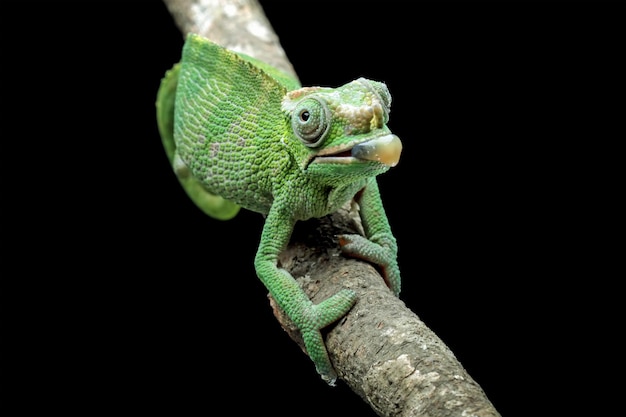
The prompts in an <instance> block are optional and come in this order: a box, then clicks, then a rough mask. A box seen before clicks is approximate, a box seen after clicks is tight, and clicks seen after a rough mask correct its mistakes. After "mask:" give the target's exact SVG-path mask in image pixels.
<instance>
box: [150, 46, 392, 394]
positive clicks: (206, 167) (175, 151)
mask: <svg viewBox="0 0 626 417" xmlns="http://www.w3.org/2000/svg"><path fill="white" fill-rule="evenodd" d="M390 104H391V96H390V94H389V91H388V90H387V87H386V86H385V85H384V84H383V83H379V82H376V81H371V80H367V79H364V78H360V79H358V80H355V81H352V82H350V83H348V84H345V85H343V86H341V87H338V88H324V87H304V88H301V87H300V84H299V82H298V81H297V80H295V79H293V78H292V77H290V76H289V75H287V74H285V73H283V72H281V71H279V70H277V69H275V68H273V67H271V66H269V65H267V64H264V63H262V62H260V61H258V60H255V59H253V58H251V57H248V56H245V55H243V54H237V53H234V52H232V51H229V50H227V49H224V48H222V47H220V46H218V45H217V44H215V43H213V42H211V41H209V40H207V39H205V38H202V37H200V36H198V35H193V34H190V35H189V36H188V37H187V40H186V42H185V45H184V48H183V52H182V58H181V61H180V63H178V64H176V65H174V67H173V68H172V69H171V70H170V71H168V72H167V73H166V75H165V77H164V78H163V80H162V83H161V86H160V89H159V92H158V95H157V102H156V107H157V121H158V126H159V131H160V134H161V138H162V141H163V145H164V147H165V151H166V153H167V155H168V158H169V160H170V162H171V163H172V166H173V168H174V171H175V173H176V175H177V177H178V178H179V180H180V182H181V185H182V186H183V188H184V189H185V190H186V192H187V194H188V195H189V197H190V198H191V199H192V200H193V201H194V203H196V204H197V205H198V206H199V207H200V208H201V209H202V210H203V211H204V212H205V213H207V214H208V215H210V216H212V217H215V218H218V219H223V220H226V219H230V218H232V217H234V216H235V215H236V214H237V212H238V210H239V207H243V208H246V209H249V210H253V211H256V212H259V213H263V214H264V215H265V216H266V218H265V224H264V226H263V231H262V234H261V240H260V244H259V247H258V250H257V254H256V257H255V260H254V265H255V268H256V272H257V275H258V277H259V278H260V280H261V281H262V282H263V284H264V285H265V286H266V287H267V289H268V291H269V292H270V294H271V295H272V296H273V297H274V299H275V300H276V302H277V303H278V305H279V306H280V308H281V309H282V310H283V311H284V312H285V313H286V314H287V315H288V316H289V317H290V318H291V319H292V320H293V322H294V323H295V324H296V325H297V326H298V328H299V330H300V332H301V334H302V337H303V339H304V343H305V347H306V350H307V353H308V355H309V357H310V358H311V360H312V361H313V363H314V364H315V367H316V369H317V371H318V373H319V374H320V375H321V377H322V378H323V379H324V380H325V381H326V382H328V383H329V384H331V385H334V383H335V380H336V378H337V374H336V372H335V370H334V368H333V366H332V364H331V362H330V359H329V357H328V353H327V351H326V347H325V344H324V340H323V338H322V335H321V333H320V330H321V329H322V328H324V327H325V326H327V325H329V324H331V323H333V322H335V321H336V320H338V319H339V318H341V317H342V316H344V315H345V314H346V313H347V312H348V311H349V310H350V308H352V306H353V305H354V303H355V302H356V294H355V292H354V291H351V290H347V289H344V290H341V291H339V292H338V293H337V294H335V295H333V296H332V297H330V298H328V299H326V300H324V301H323V302H321V303H319V304H313V303H312V302H311V300H309V298H308V297H307V296H306V294H305V293H304V292H303V291H302V289H301V288H300V287H299V286H298V284H297V282H296V281H295V280H294V278H293V277H292V276H291V275H290V274H289V273H288V272H287V271H285V270H284V269H281V268H278V266H277V259H278V255H279V254H280V253H281V251H282V250H283V249H284V248H285V247H286V246H287V244H288V242H289V239H290V236H291V233H292V230H293V227H294V225H295V223H296V222H297V221H299V220H306V219H309V218H312V217H322V216H325V215H327V214H330V213H332V212H334V211H336V210H337V209H339V208H340V207H342V206H343V205H344V204H345V203H346V202H348V201H350V200H351V199H355V201H356V202H357V203H358V204H359V208H360V215H361V219H362V223H363V227H364V230H365V237H364V236H360V235H343V236H341V237H340V244H341V245H342V249H343V251H344V252H345V253H347V254H349V255H352V256H355V257H359V258H362V259H365V260H368V261H370V262H372V263H374V264H376V265H378V266H380V268H381V270H382V271H383V275H384V278H385V280H386V282H387V284H388V286H389V288H390V289H391V291H393V293H394V294H396V295H398V294H399V293H400V271H399V269H398V264H397V261H396V257H397V246H396V240H395V238H394V236H393V235H392V233H391V229H390V227H389V223H388V221H387V217H386V215H385V211H384V209H383V204H382V202H381V199H380V195H379V192H378V186H377V183H376V176H377V175H379V174H381V173H383V172H385V171H387V170H388V169H389V168H390V167H391V166H394V165H395V164H396V163H397V162H398V159H399V156H400V153H401V149H402V144H401V142H400V140H399V139H398V138H397V136H395V135H393V134H391V132H390V131H389V129H388V127H387V125H386V124H387V122H388V119H389V107H390Z"/></svg>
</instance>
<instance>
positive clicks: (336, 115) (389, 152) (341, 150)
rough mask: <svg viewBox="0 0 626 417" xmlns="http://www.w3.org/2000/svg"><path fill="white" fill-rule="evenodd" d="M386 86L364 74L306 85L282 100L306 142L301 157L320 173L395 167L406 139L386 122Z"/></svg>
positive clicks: (307, 166)
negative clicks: (331, 85) (344, 80)
mask: <svg viewBox="0 0 626 417" xmlns="http://www.w3.org/2000/svg"><path fill="white" fill-rule="evenodd" d="M390 106H391V95H390V94H389V90H388V89H387V86H386V85H385V84H383V83H380V82H377V81H371V80H368V79H365V78H359V79H357V80H355V81H352V82H351V83H348V84H345V85H343V86H341V87H338V88H323V87H305V88H301V89H298V90H294V91H291V92H288V93H287V94H286V95H285V97H284V99H283V102H282V108H283V111H285V112H286V113H287V114H288V116H289V117H290V120H291V130H292V132H293V137H294V138H295V140H298V141H299V142H300V143H301V144H302V145H303V146H300V147H299V149H300V152H298V155H297V156H296V158H297V159H298V160H299V163H300V166H301V168H302V169H303V170H307V171H310V172H313V173H316V174H328V175H335V176H336V175H337V174H338V172H341V173H342V174H347V173H353V174H356V175H358V174H359V173H360V174H362V176H371V175H377V174H379V173H382V172H384V171H387V170H388V169H389V168H390V167H393V166H395V165H396V164H397V163H398V161H399V159H400V153H401V152H402V142H401V141H400V139H399V138H398V137H397V136H396V135H394V134H392V133H391V132H390V130H389V128H388V127H387V122H388V121H389V111H390Z"/></svg>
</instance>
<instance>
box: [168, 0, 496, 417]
mask: <svg viewBox="0 0 626 417" xmlns="http://www.w3.org/2000/svg"><path fill="white" fill-rule="evenodd" d="M164 2H165V3H166V5H167V7H168V10H169V11H170V13H171V14H172V16H173V17H174V19H175V21H176V23H177V25H178V27H179V28H180V30H181V32H182V33H184V34H186V33H188V32H194V33H198V34H200V35H202V36H205V37H207V38H210V39H212V40H213V41H215V42H217V43H219V44H221V45H222V46H224V47H226V48H229V49H234V50H236V51H240V52H244V53H246V54H248V55H250V56H254V57H256V58H258V59H261V60H263V61H265V62H268V63H270V64H272V65H274V66H276V67H278V68H281V69H283V70H285V71H287V72H289V73H291V74H294V75H295V72H294V70H293V68H292V66H291V64H290V63H289V61H288V60H287V57H286V55H285V52H284V51H283V49H282V47H281V46H280V42H279V40H278V38H277V36H276V34H275V32H274V31H273V29H272V27H271V25H270V23H269V22H268V21H267V19H266V17H265V15H264V13H263V10H262V8H261V7H260V5H259V4H258V3H257V2H256V1H253V0H249V1H245V0H164ZM359 229H360V225H359V224H358V222H355V212H354V210H349V208H346V209H344V210H341V211H339V212H338V213H335V214H333V215H330V216H327V217H325V218H322V219H315V220H311V221H308V222H302V223H299V224H298V225H297V226H296V229H295V231H294V234H293V237H292V241H291V243H290V245H289V247H288V248H287V249H286V250H285V251H284V252H283V254H282V255H281V256H280V259H279V261H280V264H281V266H282V267H283V268H285V269H287V270H288V271H289V272H290V273H291V274H292V275H293V276H294V277H296V279H297V280H298V282H299V283H300V285H301V286H302V288H303V289H304V290H305V292H306V293H307V294H308V295H309V297H311V299H312V300H313V301H314V302H320V301H322V300H324V299H325V298H328V297H329V296H330V295H332V294H334V293H336V292H337V291H338V290H339V289H341V288H350V289H352V290H354V291H356V292H357V294H358V302H357V303H356V305H355V306H354V307H353V308H352V310H351V311H350V312H349V313H348V315H347V316H346V317H345V318H343V319H341V320H340V321H339V322H338V323H336V324H335V325H331V326H329V327H328V329H326V332H327V333H326V345H327V348H328V352H329V354H330V356H331V360H332V362H333V364H334V366H335V369H336V370H337V373H338V375H339V378H340V379H341V380H343V381H344V382H345V383H346V384H347V385H348V386H350V387H351V389H352V390H353V391H354V392H355V393H357V394H358V395H359V396H360V397H361V398H362V399H363V400H364V401H366V402H367V403H368V404H369V405H370V406H371V407H372V409H373V410H374V411H375V412H376V413H377V414H378V415H380V416H388V417H391V416H406V417H408V416H433V417H434V416H437V417H445V416H477V417H478V416H480V417H488V416H499V415H500V414H499V413H498V411H496V409H495V408H494V407H493V405H492V404H491V402H490V401H489V399H488V398H487V397H486V395H485V393H484V392H483V390H482V389H481V387H480V386H479V385H478V384H477V383H476V382H475V381H474V380H473V379H472V377H471V376H470V375H469V374H468V373H467V372H466V371H465V369H464V368H463V366H462V365H461V364H460V363H459V361H458V360H457V359H456V357H455V356H454V354H453V353H452V351H450V349H448V347H447V346H446V345H445V344H444V343H443V342H442V341H441V340H440V339H439V338H438V337H437V335H436V334H435V333H433V332H432V331H431V330H430V329H429V328H428V327H426V325H425V324H424V323H423V322H422V321H421V320H420V319H419V318H418V317H417V315H416V314H415V313H413V312H412V311H411V310H409V309H408V308H407V307H406V306H405V304H404V303H403V302H402V300H401V299H399V298H397V297H394V296H393V295H392V293H391V292H390V291H389V290H388V288H387V287H386V285H385V284H384V281H383V279H382V277H381V276H380V275H379V274H378V272H377V271H376V269H375V268H374V267H373V266H371V265H370V264H368V263H366V262H363V261H360V260H356V259H349V258H347V257H345V256H343V255H341V251H340V249H339V245H338V241H337V238H336V236H337V235H338V234H341V233H355V232H358V230H359ZM269 298H270V303H271V305H272V307H273V310H274V315H275V316H276V318H277V319H278V321H279V322H280V323H281V325H282V326H283V328H284V329H285V330H286V331H287V332H288V333H289V335H290V336H291V337H292V339H293V340H294V341H296V342H297V343H299V344H300V346H301V347H303V345H302V342H301V340H300V337H299V334H298V331H297V329H296V328H295V327H294V326H293V324H292V323H291V322H290V321H289V319H288V318H287V317H286V316H285V315H284V314H283V313H282V312H281V311H280V310H279V309H278V308H277V307H276V305H275V304H274V303H273V300H272V299H271V297H269ZM303 350H304V349H303ZM320 383H323V382H322V381H321V379H320Z"/></svg>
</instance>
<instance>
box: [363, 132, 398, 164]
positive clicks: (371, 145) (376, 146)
mask: <svg viewBox="0 0 626 417" xmlns="http://www.w3.org/2000/svg"><path fill="white" fill-rule="evenodd" d="M351 153H352V157H353V158H356V159H361V160H366V161H376V162H380V163H381V164H385V165H388V166H390V167H394V166H396V165H397V163H398V161H399V160H400V153H402V142H401V141H400V138H399V137H397V136H396V135H392V134H389V135H384V136H379V137H377V138H375V139H372V140H368V141H367V142H363V143H358V144H356V145H354V147H353V148H352V152H351Z"/></svg>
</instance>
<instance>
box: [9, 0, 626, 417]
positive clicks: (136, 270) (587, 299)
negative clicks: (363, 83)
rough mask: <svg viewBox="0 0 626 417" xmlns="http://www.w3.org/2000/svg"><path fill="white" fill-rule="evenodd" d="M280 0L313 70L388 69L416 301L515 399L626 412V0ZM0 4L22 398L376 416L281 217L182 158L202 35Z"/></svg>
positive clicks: (398, 188) (297, 63)
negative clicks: (307, 322) (277, 244)
mask: <svg viewBox="0 0 626 417" xmlns="http://www.w3.org/2000/svg"><path fill="white" fill-rule="evenodd" d="M262 5H263V6H264V8H265V11H266V14H267V16H268V18H269V20H270V21H271V22H272V24H273V26H274V29H275V30H276V32H277V34H278V36H279V37H280V39H281V43H282V45H283V47H284V49H285V51H286V52H287V55H288V57H289V59H290V60H291V62H292V64H293V65H294V68H295V69H296V71H297V72H298V74H299V76H300V79H301V81H302V84H303V85H326V86H338V85H341V84H343V83H346V82H349V81H351V80H353V79H355V78H357V77H360V76H364V77H368V78H372V79H376V80H381V81H385V82H386V83H387V85H388V87H389V89H390V91H391V94H392V96H393V104H392V111H391V120H390V124H389V126H390V128H391V129H392V131H394V132H395V133H396V134H397V135H398V136H399V137H400V138H401V139H402V140H403V144H404V150H403V155H402V159H401V162H400V164H399V165H398V166H397V167H395V168H394V169H392V170H391V171H389V172H388V173H386V174H384V175H383V176H381V177H380V187H381V193H382V195H383V199H384V201H385V205H386V209H387V213H388V216H389V219H390V222H391V225H392V228H393V229H394V232H395V234H396V237H397V240H398V244H399V248H400V253H399V263H400V267H401V270H402V274H403V292H402V294H401V298H402V299H403V300H404V301H405V302H406V304H407V305H408V306H409V307H410V308H411V309H412V310H413V311H415V312H416V313H417V314H418V315H419V317H420V318H421V319H422V320H423V321H424V322H425V323H426V324H427V325H428V326H429V327H430V328H431V329H433V330H434V331H435V332H436V333H437V334H438V335H439V336H440V337H441V339H442V340H443V341H444V342H445V343H446V344H447V345H448V346H449V347H450V348H451V349H452V351H453V352H455V354H456V356H457V358H458V359H459V360H460V362H461V363H462V364H463V366H464V367H465V368H466V369H467V370H468V372H469V373H470V375H472V377H473V378H474V379H475V380H476V381H477V382H478V383H479V384H480V385H481V387H482V388H483V389H484V391H485V392H486V394H487V396H488V398H489V399H490V400H491V401H492V402H493V404H494V405H495V407H496V409H498V410H499V411H500V413H501V414H502V415H503V416H509V417H512V416H557V415H558V416H586V415H593V416H609V415H617V413H618V410H620V409H621V408H620V407H621V406H620V402H621V398H622V397H623V386H624V385H623V371H624V363H623V357H624V355H623V352H622V349H623V342H622V341H621V340H622V339H621V333H622V331H623V329H622V327H623V325H622V323H621V322H622V318H623V316H624V314H623V307H622V303H623V291H622V290H618V288H617V284H618V280H619V279H623V267H622V266H621V265H619V267H620V268H619V269H616V268H615V266H616V265H618V262H617V261H619V263H620V264H621V263H622V261H623V249H619V246H618V245H619V244H622V245H623V231H622V232H620V231H619V230H618V228H617V224H616V223H615V221H616V218H617V217H616V216H615V215H616V214H620V215H621V213H619V211H617V209H616V207H617V204H618V197H619V196H620V194H623V191H624V187H623V180H622V181H619V182H618V181H616V180H615V179H616V178H617V176H618V169H620V168H622V167H623V153H621V154H619V153H617V151H616V150H615V149H614V144H616V143H618V142H619V141H620V140H621V141H623V130H622V133H621V137H620V133H618V131H617V130H615V129H614V128H613V125H614V122H615V121H617V120H619V118H622V120H623V113H622V114H620V113H619V112H618V106H617V105H618V103H621V104H623V94H621V95H620V93H619V92H618V90H617V80H618V77H617V74H618V73H619V72H618V70H617V65H618V58H619V55H620V54H622V55H623V45H622V46H621V48H622V49H619V48H618V45H619V43H618V42H617V39H618V32H619V30H621V28H620V27H619V26H618V25H622V22H619V21H618V19H617V16H619V13H620V12H623V9H621V10H618V8H617V7H614V6H615V5H616V3H601V2H595V3H573V2H572V3H567V2H557V3H550V2H545V3H539V2H536V3H535V2H531V3H523V2H513V3H471V2H463V3H452V2H443V3H428V2H427V3H409V2H405V3H402V2H389V1H387V2H379V3H367V2H356V3H348V2H328V3H326V2H268V1H264V2H262ZM0 10H1V12H0V16H1V20H2V22H1V23H2V51H1V54H2V80H3V84H4V85H3V87H2V102H3V108H4V110H3V114H2V122H3V123H2V125H3V132H2V147H1V149H2V150H1V152H2V153H1V156H2V165H1V166H2V171H3V172H2V184H1V186H2V232H1V236H2V247H3V250H2V253H3V255H2V287H3V290H2V309H3V311H2V370H1V375H2V402H1V407H2V414H3V415H80V416H84V415H175V416H183V415H184V416H186V415H223V416H242V415H275V416H321V415H325V416H344V415H363V416H374V415H375V414H374V412H373V411H372V410H371V409H369V407H368V406H367V405H366V404H365V403H364V402H363V401H362V400H361V399H360V398H359V397H357V396H356V394H354V393H352V392H351V391H350V390H349V389H348V388H347V387H346V386H345V385H343V384H341V383H340V384H339V386H338V387H335V388H330V387H327V386H326V385H325V384H324V383H323V382H322V381H321V380H320V379H319V378H318V376H317V375H316V373H315V371H314V369H313V366H312V364H311V363H310V361H309V360H308V359H307V358H306V357H305V356H304V355H303V354H302V353H301V352H300V351H299V349H298V347H297V346H296V345H295V344H293V343H292V342H291V341H290V340H289V338H288V337H287V335H286V334H285V333H284V332H283V331H282V330H281V329H280V327H279V325H278V324H277V323H276V322H275V321H274V319H273V316H272V314H271V311H270V308H269V306H268V303H267V299H266V291H265V289H264V288H263V286H262V285H261V283H260V281H258V280H257V278H256V276H255V272H254V269H253V264H252V261H253V257H254V253H255V250H256V245H257V243H258V238H259V233H260V230H261V227H262V218H261V216H260V215H258V214H255V213H249V212H242V213H241V214H240V215H239V216H238V217H237V218H236V219H234V220H232V221H230V222H218V221H215V220H212V219H209V218H207V217H206V216H204V215H203V214H202V213H200V212H199V211H198V210H197V209H196V208H195V207H194V206H193V205H192V204H191V203H190V202H189V201H188V200H187V198H186V196H185V195H184V193H183V191H182V189H180V187H179V185H178V183H177V182H176V180H175V178H174V176H173V174H172V172H171V170H170V168H169V167H168V164H167V161H166V158H165V155H164V153H163V151H162V148H161V144H160V139H159V136H158V133H157V129H156V123H155V117H154V100H155V94H156V91H157V88H158V84H159V81H160V78H161V77H162V75H163V73H164V72H165V70H167V69H168V68H169V67H170V66H171V65H172V63H174V62H176V61H177V60H178V58H179V56H180V48H181V47H182V42H183V38H182V35H181V33H180V32H179V31H178V29H177V27H176V26H175V24H174V22H173V20H172V19H171V17H170V16H169V14H168V12H167V10H166V8H165V7H164V6H163V4H162V3H160V2H158V1H154V2H95V1H94V2H76V3H70V2H55V1H49V2H46V3H43V2H41V3H37V2H35V3H31V2H19V3H18V2H2V4H1V6H0ZM620 128H621V126H620ZM620 155H621V156H620Z"/></svg>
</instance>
